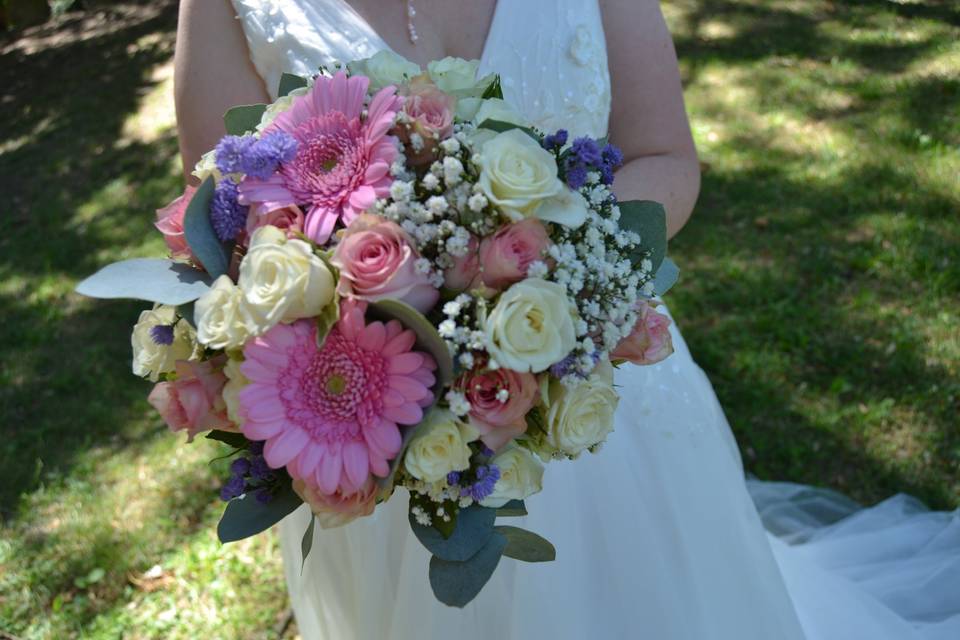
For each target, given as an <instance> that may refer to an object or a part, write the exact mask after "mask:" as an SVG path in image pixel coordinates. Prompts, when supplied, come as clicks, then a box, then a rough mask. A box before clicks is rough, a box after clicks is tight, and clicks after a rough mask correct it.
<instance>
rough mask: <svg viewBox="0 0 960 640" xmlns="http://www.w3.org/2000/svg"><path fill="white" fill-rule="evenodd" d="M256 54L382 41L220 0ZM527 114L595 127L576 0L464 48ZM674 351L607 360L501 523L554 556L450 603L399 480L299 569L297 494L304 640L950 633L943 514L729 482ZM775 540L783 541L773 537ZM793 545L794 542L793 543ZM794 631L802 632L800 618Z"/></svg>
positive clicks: (706, 407)
mask: <svg viewBox="0 0 960 640" xmlns="http://www.w3.org/2000/svg"><path fill="white" fill-rule="evenodd" d="M233 2H234V6H235V8H236V10H237V13H238V16H239V17H240V19H241V20H242V22H243V25H244V29H245V31H246V34H247V40H248V43H249V45H250V50H251V55H252V58H253V61H254V63H255V65H256V68H257V69H258V71H259V72H260V74H261V75H262V76H263V77H264V80H265V82H266V83H267V86H268V88H270V89H271V90H273V91H275V89H276V85H277V83H278V82H279V77H280V73H281V72H282V71H292V72H296V73H301V74H303V73H308V72H311V71H313V70H315V69H316V68H317V67H319V66H320V65H329V64H330V63H331V62H333V61H335V60H341V61H347V60H351V59H356V58H361V57H365V56H369V55H371V54H372V53H374V52H375V51H377V50H379V49H382V48H385V47H386V46H387V45H386V44H385V43H384V42H383V41H382V39H381V38H380V37H379V36H377V34H376V33H375V32H373V30H372V29H371V28H370V27H369V25H367V24H366V23H365V22H364V21H363V20H362V19H361V18H360V17H359V16H358V15H357V14H356V12H355V11H353V10H352V9H351V8H350V7H349V6H348V5H347V4H346V3H345V2H344V1H343V0H271V1H268V0H261V1H258V0H233ZM482 68H483V70H484V71H496V72H498V73H500V74H501V76H502V79H503V88H504V94H505V97H506V98H507V100H509V101H511V102H513V103H514V104H515V105H517V107H518V108H519V109H521V111H523V112H524V113H525V114H526V115H527V116H528V117H529V118H531V119H532V120H533V121H534V122H535V123H536V124H537V125H539V126H541V127H542V128H544V129H546V130H552V129H556V128H560V127H564V128H567V129H569V130H571V131H572V132H573V133H574V134H579V135H582V134H589V135H594V136H601V135H603V134H604V133H605V132H606V125H607V118H608V116H609V107H610V82H609V74H608V72H607V60H606V46H605V39H604V34H603V28H602V24H601V21H600V13H599V8H598V6H597V3H596V2H595V1H594V0H501V1H500V2H499V3H498V6H497V10H496V14H495V17H494V20H493V24H492V26H491V30H490V34H489V36H488V39H487V43H486V47H485V51H484V54H483V59H482ZM672 331H673V337H674V343H675V346H676V353H675V354H674V355H673V356H671V357H670V358H669V359H667V360H666V361H665V362H663V363H661V364H659V365H656V366H653V367H632V366H628V367H624V368H622V369H620V370H619V371H618V373H617V383H618V385H619V386H620V390H621V394H622V400H621V404H620V408H619V410H618V412H617V418H616V431H615V432H614V434H613V435H612V436H611V437H610V439H609V442H608V443H607V445H606V446H605V447H604V448H603V450H602V451H601V452H600V453H599V454H597V455H592V456H585V457H583V458H581V459H580V460H578V461H577V462H572V463H571V462H556V463H552V464H550V465H548V469H547V473H546V477H545V480H544V491H543V492H542V493H541V494H539V495H538V496H535V497H533V498H531V499H529V500H528V501H527V505H528V509H529V511H530V515H529V516H527V517H526V518H523V519H520V521H518V522H516V524H518V525H519V526H523V527H526V528H529V529H531V530H533V531H536V532H538V533H541V534H542V535H545V536H546V537H547V538H548V539H550V540H551V541H552V542H553V543H554V544H555V545H556V547H557V550H558V557H557V561H556V562H554V563H548V564H541V565H529V564H522V563H517V562H515V561H512V560H509V559H504V560H503V561H502V562H501V563H500V566H499V567H498V569H497V571H496V573H495V574H494V576H493V578H492V579H491V581H490V583H489V584H488V585H487V587H486V588H485V589H484V591H483V592H482V593H481V594H480V596H479V597H478V598H477V599H476V600H475V601H474V602H473V603H471V604H470V605H469V606H467V607H466V608H465V609H463V610H458V609H451V608H448V607H445V606H444V605H441V604H439V603H437V602H436V601H435V600H434V597H433V594H432V593H431V591H430V588H429V583H428V581H427V567H428V559H429V558H428V554H427V552H426V551H425V550H424V549H423V548H422V547H421V546H420V544H419V543H418V542H417V541H416V539H415V538H414V537H413V535H412V534H411V533H410V532H409V527H408V524H407V516H406V509H407V504H406V496H405V495H402V494H401V493H398V495H395V496H394V497H393V499H391V500H390V501H389V502H388V503H387V504H385V505H381V506H380V507H379V508H378V509H377V512H376V513H375V514H374V516H372V517H370V518H366V519H363V520H360V521H356V522H354V523H352V524H350V525H348V526H347V527H343V528H340V529H334V530H330V531H320V530H318V531H317V532H316V534H315V540H314V544H313V550H312V552H311V555H310V557H309V558H308V560H307V562H306V565H305V567H304V568H303V571H302V573H301V558H300V541H301V538H302V535H303V532H304V531H305V530H306V526H307V522H308V512H307V510H306V509H305V508H301V509H300V510H298V511H297V512H295V513H294V514H292V515H291V516H290V517H289V518H287V519H286V520H285V521H284V522H282V523H281V526H280V531H281V540H282V545H283V551H284V558H285V564H286V572H287V581H288V585H289V588H290V595H291V601H292V603H293V607H294V610H295V612H296V615H297V622H298V625H299V628H300V632H301V635H302V636H303V637H304V638H305V639H307V640H316V639H323V640H353V639H362V640H367V639H372V638H378V639H379V638H397V639H401V640H405V639H413V638H417V639H431V638H450V637H456V638H462V639H464V640H472V639H474V638H477V639H479V638H483V639H490V638H505V639H506V638H525V639H529V638H551V639H557V640H565V639H568V638H569V639H572V638H585V637H591V638H598V639H603V640H606V639H608V638H650V639H651V640H800V639H801V638H804V637H806V638H808V639H809V640H859V639H863V640H913V639H918V640H920V639H922V640H944V639H946V638H951V639H952V640H956V639H957V638H960V617H958V616H957V612H960V566H958V564H960V521H958V517H957V516H956V515H950V514H931V513H929V512H926V511H925V510H923V509H922V507H921V506H920V505H918V504H916V503H915V502H913V501H911V500H910V499H907V498H902V497H899V498H895V499H892V500H891V501H888V502H887V503H884V504H883V505H880V506H879V507H877V508H875V509H871V510H860V508H859V506H858V505H856V504H854V503H852V502H851V501H849V500H847V499H845V498H843V497H842V496H838V495H837V494H832V493H830V492H823V491H817V490H813V489H810V488H806V487H799V486H797V485H787V484H769V483H757V482H750V483H749V489H750V492H752V493H753V498H754V499H755V500H756V504H757V505H758V506H759V508H760V510H761V515H762V517H763V519H764V521H765V522H766V524H767V525H768V527H769V528H770V530H771V531H772V532H774V533H776V534H778V535H779V536H781V537H780V538H774V537H772V536H769V540H768V535H767V534H766V533H765V531H764V528H763V526H762V524H761V519H760V517H759V516H758V512H757V507H755V506H754V500H752V499H751V495H750V492H748V484H747V483H745V482H744V477H743V472H742V468H741V464H740V458H739V454H738V452H737V447H736V443H735V442H734V439H733V436H732V434H731V431H730V429H729V427H728V425H727V422H726V419H725V417H724V415H723V412H722V410H721V408H720V406H719V404H718V402H717V400H716V397H715V395H714V393H713V389H712V388H711V386H710V383H709V381H708V380H707V378H706V376H705V375H704V374H703V372H702V371H701V370H700V368H699V367H698V366H697V365H696V363H694V361H693V359H692V358H691V356H690V353H689V351H688V349H687V347H686V345H685V343H684V341H683V338H682V337H681V336H680V334H679V332H677V331H676V330H675V329H674V330H672ZM788 542H789V543H790V544H788ZM791 545H792V546H791ZM801 629H802V630H801Z"/></svg>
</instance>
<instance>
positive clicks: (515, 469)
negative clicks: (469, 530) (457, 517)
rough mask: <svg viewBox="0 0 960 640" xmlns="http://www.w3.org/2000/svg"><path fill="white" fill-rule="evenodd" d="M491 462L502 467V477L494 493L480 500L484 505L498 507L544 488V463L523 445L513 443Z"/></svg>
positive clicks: (495, 486)
mask: <svg viewBox="0 0 960 640" xmlns="http://www.w3.org/2000/svg"><path fill="white" fill-rule="evenodd" d="M490 462H491V463H492V464H495V465H497V467H498V468H499V469H500V479H499V480H497V484H495V485H494V487H493V493H491V494H490V495H489V496H487V497H486V498H485V499H484V500H483V501H481V502H480V504H481V505H482V506H484V507H491V508H494V509H496V508H498V507H502V506H503V505H505V504H506V503H508V502H510V501H511V500H523V499H524V498H528V497H530V496H532V495H533V494H535V493H540V490H541V489H543V465H542V464H541V463H540V461H539V460H537V459H536V458H534V457H533V455H532V454H531V453H530V452H529V451H527V450H526V449H524V448H523V447H521V446H519V445H517V444H514V443H511V444H509V445H507V447H506V448H505V449H504V450H503V451H501V452H500V453H498V454H497V455H496V456H495V457H494V458H493V460H491V461H490Z"/></svg>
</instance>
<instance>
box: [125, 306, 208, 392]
mask: <svg viewBox="0 0 960 640" xmlns="http://www.w3.org/2000/svg"><path fill="white" fill-rule="evenodd" d="M157 327H159V329H158V328H157ZM130 343H131V346H132V347H133V373H134V375H138V376H140V377H141V378H143V377H146V378H147V379H148V380H150V381H151V382H156V381H157V380H158V379H159V378H160V374H161V373H170V372H172V371H173V370H174V368H175V364H176V362H177V360H189V359H191V358H193V356H194V355H195V351H196V334H195V333H194V331H193V327H191V326H190V323H189V322H187V321H186V320H184V319H182V318H181V319H179V320H177V309H176V307H171V306H168V305H157V306H155V307H154V308H153V309H148V310H146V311H143V312H142V313H141V314H140V318H138V319H137V324H136V326H134V327H133V334H132V335H131V336H130Z"/></svg>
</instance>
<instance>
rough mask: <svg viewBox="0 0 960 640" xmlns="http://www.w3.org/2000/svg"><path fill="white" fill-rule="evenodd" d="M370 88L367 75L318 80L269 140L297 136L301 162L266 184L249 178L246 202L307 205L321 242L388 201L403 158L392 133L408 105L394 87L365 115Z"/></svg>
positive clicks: (308, 229)
mask: <svg viewBox="0 0 960 640" xmlns="http://www.w3.org/2000/svg"><path fill="white" fill-rule="evenodd" d="M369 84H370V81H369V80H368V79H367V78H365V77H363V76H353V77H351V78H348V77H347V76H346V74H344V73H343V72H342V71H341V72H338V73H337V74H335V75H334V76H333V77H332V78H327V77H323V76H321V77H318V78H317V79H316V82H315V83H314V85H313V88H312V89H310V91H309V92H308V93H306V94H305V95H303V96H300V97H297V98H294V100H293V104H292V106H291V107H290V108H289V109H287V110H286V111H284V112H283V113H281V114H280V115H278V116H277V117H276V119H275V120H274V121H273V123H272V124H271V125H270V126H269V127H268V128H267V129H266V130H264V134H267V133H269V132H271V131H275V130H278V129H279V130H281V131H284V132H286V133H288V134H290V135H291V136H293V137H294V138H296V140H297V143H298V144H297V153H296V156H295V157H294V159H293V160H292V161H290V162H287V163H284V164H283V165H281V166H280V168H279V170H278V171H277V172H276V173H274V174H273V175H272V176H270V177H269V178H267V179H266V180H259V179H257V178H252V177H247V178H245V179H244V180H243V182H242V183H240V201H241V203H243V204H253V203H264V204H266V205H267V209H268V210H269V209H275V208H279V207H283V206H287V205H293V204H296V205H306V209H307V217H306V223H305V225H304V232H305V233H306V234H307V235H308V236H309V237H310V238H312V239H313V240H316V241H317V242H321V243H322V242H326V241H327V239H328V238H329V237H330V234H331V233H332V232H333V228H334V225H335V224H336V222H337V220H338V219H342V220H343V222H344V224H350V222H351V221H353V219H354V218H356V217H357V216H358V215H359V214H361V213H363V212H364V211H366V210H367V209H369V208H370V207H371V206H373V203H374V202H375V201H376V199H377V198H379V197H383V196H386V195H387V194H388V193H389V190H390V184H391V183H392V182H393V178H392V177H391V176H390V165H391V163H392V162H393V160H394V158H396V156H397V148H396V138H395V137H394V136H388V135H387V131H389V130H390V128H391V127H392V126H393V123H394V119H395V117H396V114H397V111H398V110H399V109H400V107H401V106H402V104H403V99H402V98H400V97H399V96H397V95H395V92H396V89H395V88H394V87H385V88H383V89H381V90H380V91H379V92H377V94H376V95H375V96H373V99H372V100H371V101H370V105H369V107H368V108H367V113H366V115H365V116H363V110H364V100H365V98H366V95H367V87H368V86H369ZM362 116H363V117H362Z"/></svg>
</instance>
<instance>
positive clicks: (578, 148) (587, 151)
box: [570, 137, 603, 167]
mask: <svg viewBox="0 0 960 640" xmlns="http://www.w3.org/2000/svg"><path fill="white" fill-rule="evenodd" d="M570 157H571V160H572V161H573V162H576V163H578V164H582V165H586V166H587V167H599V166H600V164H601V163H602V162H603V152H602V151H601V150H600V145H599V144H597V141H596V140H594V139H593V138H587V137H583V138H577V139H576V140H574V141H573V145H572V146H571V147H570Z"/></svg>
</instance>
